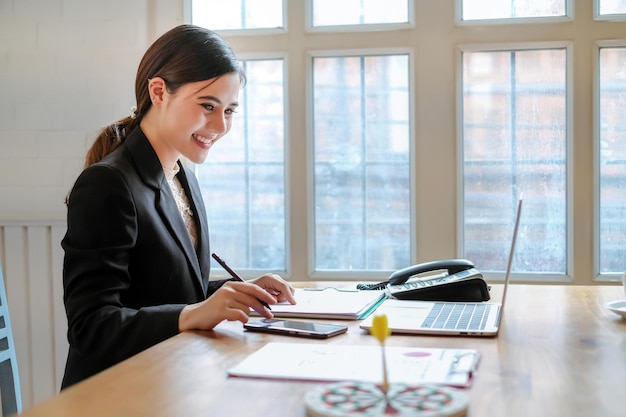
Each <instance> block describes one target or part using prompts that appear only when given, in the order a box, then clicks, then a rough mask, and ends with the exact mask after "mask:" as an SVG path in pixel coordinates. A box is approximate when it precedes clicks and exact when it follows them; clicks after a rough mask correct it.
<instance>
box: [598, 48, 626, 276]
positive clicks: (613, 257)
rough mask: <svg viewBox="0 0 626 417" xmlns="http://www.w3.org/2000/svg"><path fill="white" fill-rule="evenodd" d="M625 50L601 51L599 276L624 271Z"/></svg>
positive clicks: (625, 172) (625, 221)
mask: <svg viewBox="0 0 626 417" xmlns="http://www.w3.org/2000/svg"><path fill="white" fill-rule="evenodd" d="M625 63H626V47H618V48H615V47H611V48H601V49H600V58H599V66H600V69H599V74H600V80H599V84H600V100H599V101H600V108H599V109H598V110H599V111H598V114H599V119H600V120H599V129H600V148H599V158H600V163H599V169H600V239H599V242H598V244H599V245H600V250H599V254H600V272H601V273H606V272H623V271H626V259H625V258H624V256H623V252H624V241H626V220H625V219H626V206H625V205H624V192H625V191H626V116H625V115H624V109H626V64H625Z"/></svg>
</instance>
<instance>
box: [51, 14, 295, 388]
mask: <svg viewBox="0 0 626 417" xmlns="http://www.w3.org/2000/svg"><path fill="white" fill-rule="evenodd" d="M244 79H245V77H244V75H243V71H242V69H241V67H240V65H239V62H238V61H237V59H236V57H235V55H234V53H233V51H232V50H231V48H230V46H229V45H228V44H227V43H226V42H224V41H223V40H222V38H220V37H219V36H218V35H216V34H215V33H213V32H211V31H210V30H207V29H203V28H199V27H196V26H192V25H182V26H178V27H176V28H174V29H172V30H170V31H169V32H167V33H165V34H164V35H163V36H162V37H160V38H159V39H157V40H156V41H155V42H154V44H153V45H152V46H151V47H150V48H149V49H148V50H147V52H146V54H145V55H144V57H143V59H142V60H141V63H140V65H139V69H138V71H137V78H136V85H135V95H136V100H137V106H136V107H134V108H133V111H132V114H131V115H130V116H128V117H126V118H124V119H122V120H120V121H118V122H116V123H114V124H112V125H111V126H108V127H106V128H105V129H103V131H102V132H101V134H100V135H99V136H98V138H97V139H96V142H95V143H94V145H93V147H92V148H91V150H90V151H89V154H88V156H87V161H86V168H85V170H84V171H83V172H82V173H81V174H80V176H79V178H78V179H77V181H76V183H75V185H74V187H73V189H72V191H71V193H70V195H69V198H68V214H67V233H66V235H65V237H64V239H63V241H62V246H63V249H64V250H65V260H64V270H63V284H64V302H65V309H66V312H67V317H68V327H69V329H68V339H69V344H70V348H69V354H68V359H67V364H66V369H65V376H64V379H63V388H65V387H68V386H70V385H72V384H75V383H76V382H79V381H81V380H83V379H85V378H87V377H89V376H91V375H93V374H95V373H98V372H100V371H102V370H104V369H106V368H108V367H110V366H112V365H114V364H116V363H118V362H120V361H122V360H124V359H126V358H128V357H130V356H132V355H134V354H136V353H138V352H140V351H142V350H144V349H146V348H148V347H150V346H152V345H155V344H156V343H159V342H160V341H162V340H165V339H167V338H169V337H171V336H173V335H175V334H176V333H178V332H181V331H185V330H190V329H201V330H210V329H212V328H213V327H214V326H216V325H217V324H218V323H220V322H221V321H223V320H238V321H241V322H244V323H245V322H247V321H248V314H249V313H250V309H254V310H256V311H257V312H258V313H259V314H261V315H263V316H264V317H266V318H271V317H273V315H272V313H271V311H270V309H269V308H268V307H266V306H267V304H268V303H276V302H277V301H289V302H291V303H294V302H295V300H294V298H293V288H292V287H291V286H290V285H289V284H288V283H287V282H285V281H284V280H283V279H282V278H281V277H279V276H277V275H274V274H265V275H262V276H260V277H258V278H255V279H253V280H251V281H248V282H232V281H231V280H213V281H209V271H210V257H209V254H210V248H209V235H208V226H207V220H206V211H205V207H204V203H203V200H202V196H201V193H200V188H199V186H198V183H197V180H196V179H195V177H194V175H193V173H192V172H191V171H189V170H188V169H187V168H185V167H183V165H182V164H181V162H180V158H181V157H185V158H187V159H189V160H191V161H193V162H197V163H199V162H202V161H204V159H205V158H206V157H207V154H208V152H209V149H210V148H211V146H212V145H213V144H214V143H215V142H216V141H217V140H219V139H220V138H221V137H223V136H224V135H225V134H227V133H228V131H229V130H230V127H231V124H232V117H233V114H234V113H235V109H236V108H237V106H238V95H239V89H240V87H241V85H242V83H243V81H244ZM254 284H256V285H254Z"/></svg>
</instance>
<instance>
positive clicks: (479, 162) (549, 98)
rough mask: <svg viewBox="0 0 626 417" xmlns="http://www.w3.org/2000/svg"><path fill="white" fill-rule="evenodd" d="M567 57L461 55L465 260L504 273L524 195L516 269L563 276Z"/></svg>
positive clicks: (560, 52) (553, 52) (555, 52)
mask: <svg viewBox="0 0 626 417" xmlns="http://www.w3.org/2000/svg"><path fill="white" fill-rule="evenodd" d="M566 126H567V121H566V52H565V50H564V49H548V50H528V51H497V52H484V51H483V52H480V51H479V52H465V53H463V131H462V132H463V181H464V201H463V203H464V248H465V256H466V257H467V258H468V259H471V260H472V261H474V263H476V264H477V265H480V269H481V270H484V271H502V270H505V269H506V261H507V258H508V251H509V247H510V239H511V233H512V230H513V221H514V215H515V208H516V204H517V199H518V197H519V195H520V194H523V196H524V214H523V218H522V225H521V230H520V232H521V235H522V236H523V238H521V239H519V240H518V246H517V249H516V256H515V263H514V267H513V268H514V269H515V270H516V272H542V273H565V272H567V271H566V267H567V257H566V253H567V251H566V237H567V236H566V234H567V233H566V230H567V227H566V220H567V216H566V189H567V187H566Z"/></svg>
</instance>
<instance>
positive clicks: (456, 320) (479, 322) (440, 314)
mask: <svg viewBox="0 0 626 417" xmlns="http://www.w3.org/2000/svg"><path fill="white" fill-rule="evenodd" d="M490 309H491V304H464V303H435V305H434V307H433V309H432V310H431V311H430V313H429V314H428V316H427V317H426V319H425V320H424V323H423V325H422V326H423V327H427V328H431V329H450V330H483V329H484V328H485V324H486V322H487V317H489V310H490Z"/></svg>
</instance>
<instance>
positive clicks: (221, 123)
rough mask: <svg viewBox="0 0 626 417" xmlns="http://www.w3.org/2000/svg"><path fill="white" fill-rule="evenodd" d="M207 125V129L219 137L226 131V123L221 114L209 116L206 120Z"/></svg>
mask: <svg viewBox="0 0 626 417" xmlns="http://www.w3.org/2000/svg"><path fill="white" fill-rule="evenodd" d="M208 122H209V123H208V125H209V128H210V129H211V130H212V131H213V132H215V133H217V134H219V135H223V134H225V133H226V130H227V129H228V122H227V121H226V117H225V115H223V114H213V115H211V117H210V119H209V120H208Z"/></svg>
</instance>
